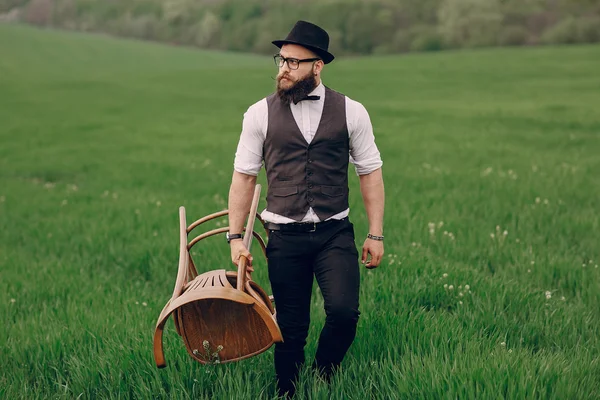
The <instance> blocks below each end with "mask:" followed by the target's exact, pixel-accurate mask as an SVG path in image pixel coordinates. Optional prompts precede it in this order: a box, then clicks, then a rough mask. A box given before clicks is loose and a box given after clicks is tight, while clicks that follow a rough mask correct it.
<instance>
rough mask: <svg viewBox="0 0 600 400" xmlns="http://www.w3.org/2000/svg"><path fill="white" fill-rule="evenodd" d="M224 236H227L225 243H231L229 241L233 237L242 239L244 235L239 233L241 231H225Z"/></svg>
mask: <svg viewBox="0 0 600 400" xmlns="http://www.w3.org/2000/svg"><path fill="white" fill-rule="evenodd" d="M225 237H226V238H227V243H231V241H232V240H233V239H242V238H243V237H244V235H243V234H241V233H229V232H227V233H226V234H225Z"/></svg>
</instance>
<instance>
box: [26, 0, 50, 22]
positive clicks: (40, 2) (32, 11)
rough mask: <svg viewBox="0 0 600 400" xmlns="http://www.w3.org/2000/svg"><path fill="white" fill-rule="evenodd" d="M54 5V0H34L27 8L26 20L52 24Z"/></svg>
mask: <svg viewBox="0 0 600 400" xmlns="http://www.w3.org/2000/svg"><path fill="white" fill-rule="evenodd" d="M52 6H53V4H52V0H33V1H32V2H30V3H29V5H27V9H26V10H25V21H26V22H28V23H30V24H34V25H41V26H46V25H50V23H51V22H52Z"/></svg>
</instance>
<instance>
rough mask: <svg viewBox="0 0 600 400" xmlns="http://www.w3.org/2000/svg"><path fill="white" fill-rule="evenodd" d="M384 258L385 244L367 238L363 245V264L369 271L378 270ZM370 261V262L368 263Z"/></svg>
mask: <svg viewBox="0 0 600 400" xmlns="http://www.w3.org/2000/svg"><path fill="white" fill-rule="evenodd" d="M369 256H370V257H369ZM382 258H383V242H382V241H380V240H373V239H369V238H367V239H366V240H365V244H364V245H363V251H362V263H363V264H365V263H366V264H365V267H367V268H369V269H373V268H377V267H378V266H379V263H380V262H381V259H382ZM367 260H368V262H367Z"/></svg>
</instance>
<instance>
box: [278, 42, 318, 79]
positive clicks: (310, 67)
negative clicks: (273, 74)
mask: <svg viewBox="0 0 600 400" xmlns="http://www.w3.org/2000/svg"><path fill="white" fill-rule="evenodd" d="M279 54H281V55H282V56H283V57H285V58H296V59H298V60H303V59H306V58H316V57H317V56H316V54H315V53H313V52H312V51H310V50H308V49H307V48H306V47H302V46H298V45H295V44H285V45H283V46H282V47H281V51H280V52H279ZM314 64H315V62H312V61H309V62H302V63H300V64H299V66H298V69H297V70H292V69H290V67H289V66H288V63H284V64H283V66H282V67H280V68H279V73H278V74H277V89H279V90H290V89H291V88H293V87H294V85H296V83H298V82H299V81H301V80H303V79H306V78H307V77H308V76H310V75H311V74H314V73H315V65H314Z"/></svg>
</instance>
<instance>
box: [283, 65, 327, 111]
mask: <svg viewBox="0 0 600 400" xmlns="http://www.w3.org/2000/svg"><path fill="white" fill-rule="evenodd" d="M284 77H287V78H288V79H290V77H289V76H288V75H287V74H284V75H278V76H277V96H278V97H279V99H280V100H281V101H282V102H283V103H284V104H290V103H291V102H294V104H296V103H297V102H298V101H300V99H302V98H304V97H306V96H308V94H309V93H310V92H312V91H313V90H315V88H316V87H317V78H316V76H315V74H314V73H313V71H312V69H311V71H310V72H309V73H308V74H306V75H305V76H303V77H302V78H300V79H299V80H298V81H297V82H295V83H294V84H293V85H292V86H291V87H289V88H287V89H285V88H283V87H282V85H281V79H282V78H284Z"/></svg>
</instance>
